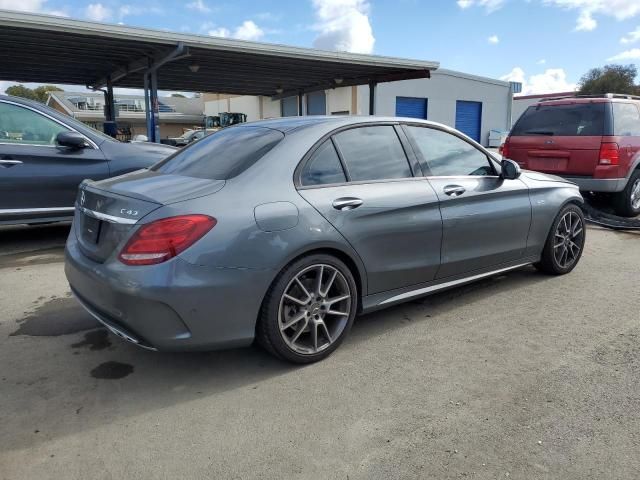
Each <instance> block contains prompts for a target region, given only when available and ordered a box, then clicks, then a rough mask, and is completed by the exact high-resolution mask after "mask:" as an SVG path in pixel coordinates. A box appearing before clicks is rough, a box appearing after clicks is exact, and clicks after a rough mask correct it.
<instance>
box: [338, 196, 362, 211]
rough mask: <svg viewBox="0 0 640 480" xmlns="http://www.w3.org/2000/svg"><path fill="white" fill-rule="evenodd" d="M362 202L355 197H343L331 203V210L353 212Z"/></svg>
mask: <svg viewBox="0 0 640 480" xmlns="http://www.w3.org/2000/svg"><path fill="white" fill-rule="evenodd" d="M363 203H364V202H363V201H362V200H361V199H359V198H355V197H344V198H337V199H335V200H334V201H333V204H332V205H333V208H335V209H336V210H353V209H354V208H358V207H359V206H360V205H362V204H363Z"/></svg>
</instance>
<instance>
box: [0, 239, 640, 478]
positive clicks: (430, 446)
mask: <svg viewBox="0 0 640 480" xmlns="http://www.w3.org/2000/svg"><path fill="white" fill-rule="evenodd" d="M65 236H66V228H65V227H42V228H38V229H28V230H21V229H3V230H2V231H0V305H1V310H0V405H1V408H0V426H1V427H0V478H2V479H48V478H55V479H58V478H65V479H88V478H90V479H103V478H104V479H112V478H113V479H120V478H127V479H135V478H141V479H142V478H144V479H148V478H168V479H169V478H171V479H175V478H203V479H204V478H207V479H210V478H215V479H232V478H239V479H240V478H241V479H249V478H303V479H307V478H308V479H332V478H339V479H347V478H349V479H372V478H373V479H378V478H380V479H395V478H398V479H407V478H438V479H448V478H478V479H485V478H486V479H495V478H507V477H509V478H515V479H527V480H529V479H538V478H540V479H563V480H567V479H580V480H584V479H636V478H638V472H640V454H639V452H640V415H639V412H640V313H639V310H640V297H639V295H638V293H639V287H638V285H639V284H640V236H639V235H634V234H628V233H616V232H610V231H604V230H599V229H590V230H589V232H588V239H587V248H586V252H585V256H584V257H583V259H582V261H581V263H580V265H579V266H578V267H577V268H576V270H575V271H574V272H573V273H572V274H570V275H568V276H565V277H557V278H552V277H547V276H544V275H541V274H539V273H537V272H536V271H535V270H534V269H532V268H525V269H522V270H519V271H515V272H511V273H509V274H506V275H503V276H500V277H497V278H493V279H488V280H485V281H481V282H479V283H476V284H474V285H471V286H467V287H463V288H460V289H457V290H452V291H449V292H446V293H442V294H438V295H435V296H432V297H429V298H426V299H422V300H419V301H415V302H412V303H408V304H405V305H402V306H398V307H394V308H391V309H388V310H385V311H381V312H377V313H375V314H371V315H368V316H365V317H361V318H359V319H358V320H357V321H356V324H355V326H354V328H353V330H352V333H351V335H350V337H349V338H348V339H347V341H346V342H345V343H344V344H343V345H342V347H341V348H340V349H339V350H338V351H336V352H335V354H334V355H332V356H331V357H329V358H328V359H327V360H325V361H324V362H321V363H319V364H315V365H310V366H306V367H295V366H291V365H288V364H285V363H282V362H279V361H277V360H274V359H272V358H271V357H269V356H268V355H267V354H265V353H264V352H262V351H261V350H259V349H257V348H248V349H242V350H235V351H228V352H214V353H206V354H159V353H153V352H148V351H144V350H141V349H138V348H136V347H134V346H131V345H128V344H125V343H123V342H122V341H120V340H119V339H117V338H114V337H113V336H111V335H108V334H107V333H106V332H105V330H103V329H101V328H98V325H96V323H95V321H94V320H92V319H91V318H90V317H88V316H87V315H86V314H85V313H84V312H83V311H82V310H81V309H80V308H79V306H78V305H77V303H76V302H75V300H74V299H73V298H71V297H70V294H69V289H68V286H67V283H66V280H65V278H64V273H63V264H62V250H61V248H60V244H62V243H63V241H64V237H65Z"/></svg>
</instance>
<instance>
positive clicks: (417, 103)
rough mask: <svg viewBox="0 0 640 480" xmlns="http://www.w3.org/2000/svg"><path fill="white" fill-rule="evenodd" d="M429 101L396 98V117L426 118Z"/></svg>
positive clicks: (413, 98) (414, 98)
mask: <svg viewBox="0 0 640 480" xmlns="http://www.w3.org/2000/svg"><path fill="white" fill-rule="evenodd" d="M428 104H429V100H427V99H426V98H416V97H396V117H411V118H427V106H428Z"/></svg>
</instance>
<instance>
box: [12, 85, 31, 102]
mask: <svg viewBox="0 0 640 480" xmlns="http://www.w3.org/2000/svg"><path fill="white" fill-rule="evenodd" d="M6 92H7V95H13V96H14V97H22V98H28V99H29V100H36V94H35V92H34V91H33V90H31V89H30V88H29V87H25V86H24V85H22V84H19V85H12V86H10V87H9V88H7V90H6Z"/></svg>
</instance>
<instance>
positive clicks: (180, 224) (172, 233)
mask: <svg viewBox="0 0 640 480" xmlns="http://www.w3.org/2000/svg"><path fill="white" fill-rule="evenodd" d="M216 223H217V220H216V219H215V218H213V217H209V216H207V215H180V216H177V217H169V218H163V219H161V220H156V221H155V222H151V223H148V224H146V225H143V226H142V227H140V229H139V230H138V231H137V232H136V233H135V234H134V235H133V237H131V239H130V240H129V241H128V242H127V244H126V245H125V246H124V248H123V249H122V252H120V255H119V256H118V258H119V259H120V261H121V262H122V263H124V264H126V265H153V264H156V263H162V262H166V261H167V260H169V259H170V258H173V257H175V256H176V255H178V254H179V253H180V252H182V251H184V250H186V249H187V248H189V247H190V246H191V245H193V244H194V243H195V242H197V241H198V240H200V239H201V238H202V237H203V236H204V235H205V233H207V232H208V231H209V230H211V229H212V228H213V227H215V225H216Z"/></svg>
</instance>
